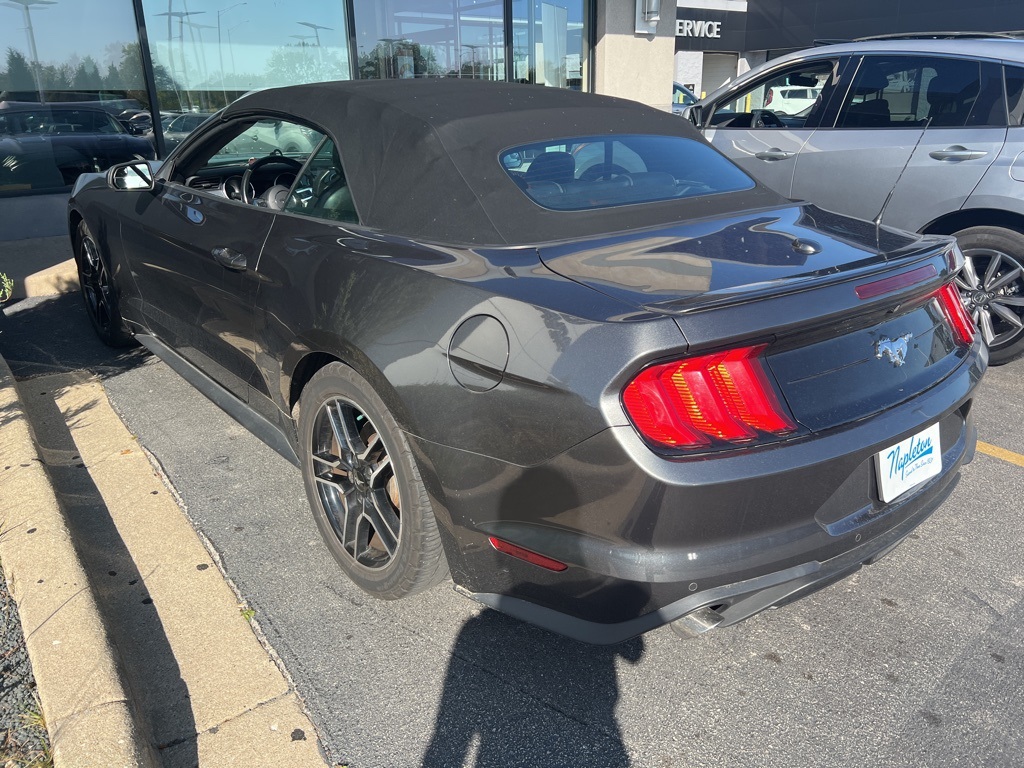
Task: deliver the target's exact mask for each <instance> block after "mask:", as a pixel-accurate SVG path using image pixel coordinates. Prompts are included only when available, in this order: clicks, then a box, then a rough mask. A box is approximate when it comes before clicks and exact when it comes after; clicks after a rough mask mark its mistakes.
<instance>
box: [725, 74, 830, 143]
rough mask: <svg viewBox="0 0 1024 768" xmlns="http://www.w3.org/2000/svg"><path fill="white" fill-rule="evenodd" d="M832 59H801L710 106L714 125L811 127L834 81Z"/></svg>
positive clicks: (816, 119) (817, 118)
mask: <svg viewBox="0 0 1024 768" xmlns="http://www.w3.org/2000/svg"><path fill="white" fill-rule="evenodd" d="M838 67H839V62H838V60H836V59H823V60H819V61H810V62H807V61H805V62H802V63H800V64H796V65H794V66H791V67H787V68H785V69H783V70H781V71H780V70H776V71H775V72H773V73H772V74H770V75H768V76H766V77H764V78H762V79H760V80H758V81H757V82H756V83H754V85H753V86H752V87H750V88H747V89H746V90H743V91H740V92H739V93H737V94H735V95H733V96H730V97H728V100H726V101H720V102H718V103H717V104H715V105H714V111H713V113H712V114H711V116H710V117H709V121H708V125H709V126H711V127H717V128H743V129H749V128H783V127H785V128H812V127H814V126H815V125H816V124H817V122H818V120H819V119H820V117H821V114H822V112H823V111H824V105H825V104H826V103H827V102H828V98H829V96H830V95H831V93H832V89H833V88H834V87H835V83H836V82H837V79H838V78H837V73H838Z"/></svg>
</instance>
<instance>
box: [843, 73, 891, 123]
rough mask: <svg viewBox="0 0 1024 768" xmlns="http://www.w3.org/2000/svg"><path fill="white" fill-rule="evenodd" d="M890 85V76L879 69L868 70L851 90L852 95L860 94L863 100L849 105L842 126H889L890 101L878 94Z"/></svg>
mask: <svg viewBox="0 0 1024 768" xmlns="http://www.w3.org/2000/svg"><path fill="white" fill-rule="evenodd" d="M888 87H889V78H887V77H886V76H885V75H884V74H883V73H882V72H879V71H875V72H867V73H865V77H863V78H858V80H857V82H855V83H854V85H853V88H852V89H851V91H850V92H851V95H852V96H860V97H862V99H863V100H862V101H860V102H857V103H856V104H850V105H849V106H847V108H846V110H845V115H844V117H843V122H842V125H841V126H840V127H842V128H888V127H889V125H890V124H891V123H892V115H891V113H890V112H889V101H888V100H887V99H883V98H876V94H878V93H879V92H881V91H884V90H885V89H886V88H888ZM869 97H870V98H869Z"/></svg>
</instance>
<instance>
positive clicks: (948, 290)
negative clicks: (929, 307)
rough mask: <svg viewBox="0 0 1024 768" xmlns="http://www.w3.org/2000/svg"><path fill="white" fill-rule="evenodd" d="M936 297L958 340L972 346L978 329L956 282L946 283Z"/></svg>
mask: <svg viewBox="0 0 1024 768" xmlns="http://www.w3.org/2000/svg"><path fill="white" fill-rule="evenodd" d="M935 297H936V298H937V299H938V300H939V306H940V307H942V314H944V315H945V316H946V321H947V322H948V323H949V325H950V327H951V328H952V329H953V333H954V335H955V336H956V339H957V341H958V342H960V343H961V344H963V345H964V346H970V345H971V343H972V342H973V341H974V335H975V334H976V333H977V332H978V329H977V328H976V327H975V325H974V320H973V319H971V316H970V315H969V314H967V309H966V308H965V307H964V301H963V299H962V298H961V297H960V291H958V290H957V288H956V284H955V283H946V284H945V285H944V286H942V288H940V289H939V292H938V293H936V294H935Z"/></svg>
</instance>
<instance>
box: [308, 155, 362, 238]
mask: <svg viewBox="0 0 1024 768" xmlns="http://www.w3.org/2000/svg"><path fill="white" fill-rule="evenodd" d="M331 163H332V166H333V167H332V168H329V169H327V170H326V171H324V173H325V174H330V173H331V172H332V171H336V174H337V175H336V176H334V177H333V178H330V179H329V181H328V182H327V184H326V185H325V186H324V188H323V189H322V190H320V191H319V192H318V194H317V196H316V199H315V200H314V202H313V206H312V211H311V213H312V214H313V215H317V216H323V217H324V218H328V219H334V220H335V221H350V222H353V223H356V222H358V221H359V216H358V215H357V214H356V204H355V201H354V200H353V199H352V190H351V189H349V186H348V180H347V179H346V178H345V171H344V170H343V169H342V167H341V156H340V155H339V154H338V148H337V147H336V146H335V147H332V148H331Z"/></svg>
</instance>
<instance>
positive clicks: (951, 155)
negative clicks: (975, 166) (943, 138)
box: [928, 144, 988, 162]
mask: <svg viewBox="0 0 1024 768" xmlns="http://www.w3.org/2000/svg"><path fill="white" fill-rule="evenodd" d="M987 154H988V152H984V151H982V150H980V149H968V148H967V147H961V146H960V145H959V144H954V145H953V146H952V147H946V148H945V149H936V150H934V151H932V152H929V153H928V157H931V158H933V159H935V160H956V161H958V162H959V161H960V160H979V159H981V158H983V157H984V156H985V155H987Z"/></svg>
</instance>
